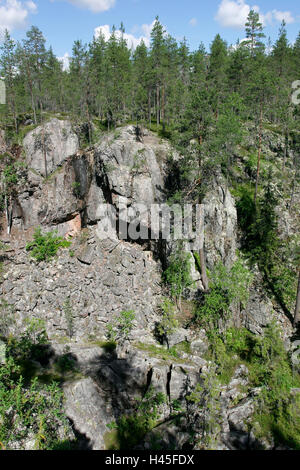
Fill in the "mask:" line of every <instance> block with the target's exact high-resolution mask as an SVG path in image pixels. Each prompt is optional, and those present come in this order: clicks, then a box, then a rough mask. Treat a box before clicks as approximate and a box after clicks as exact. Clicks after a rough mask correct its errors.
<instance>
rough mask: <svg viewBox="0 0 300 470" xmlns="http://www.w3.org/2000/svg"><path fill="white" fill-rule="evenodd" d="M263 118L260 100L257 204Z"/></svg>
mask: <svg viewBox="0 0 300 470" xmlns="http://www.w3.org/2000/svg"><path fill="white" fill-rule="evenodd" d="M262 118H263V103H262V100H261V102H260V119H259V144H258V157H257V172H256V183H255V197H254V202H255V204H256V200H257V193H258V182H259V172H260V159H261V142H262Z"/></svg>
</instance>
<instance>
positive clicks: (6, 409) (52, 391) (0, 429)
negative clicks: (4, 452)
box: [0, 327, 71, 450]
mask: <svg viewBox="0 0 300 470" xmlns="http://www.w3.org/2000/svg"><path fill="white" fill-rule="evenodd" d="M32 328H33V327H32ZM32 328H31V329H32ZM34 331H35V332H34V335H35V336H34V341H35V343H34V344H31V346H37V345H38V343H36V342H37V341H40V340H39V339H38V337H37V336H36V330H34ZM31 335H32V331H31V332H29V333H28V335H27V336H26V335H25V339H26V341H24V339H21V340H16V339H12V338H11V340H10V342H9V343H8V345H7V349H6V353H7V354H6V356H7V357H6V362H5V364H3V365H0V423H1V425H0V442H1V445H2V447H3V448H6V449H8V450H9V449H10V448H11V444H12V442H14V443H15V442H16V441H19V442H20V445H21V448H22V441H23V440H26V439H28V437H29V436H30V438H31V439H32V437H31V436H32V434H33V437H34V446H35V448H36V449H37V450H47V449H52V448H53V447H55V446H56V445H59V443H60V442H61V438H62V439H63V440H64V439H65V438H66V437H67V434H68V433H69V432H70V430H71V428H70V424H69V422H68V420H67V418H66V416H65V414H64V411H63V392H62V390H61V389H60V388H59V386H58V384H56V383H52V384H50V385H44V384H41V383H39V381H38V378H35V379H33V380H30V381H29V382H28V383H25V380H24V378H23V376H22V374H23V372H22V359H23V358H24V357H34V356H35V353H34V351H32V350H30V348H29V339H28V338H29V337H31ZM24 346H25V347H26V348H27V350H26V351H24V349H23V348H24ZM59 429H60V430H61V431H62V432H63V433H64V434H65V436H64V437H63V436H58V430H59Z"/></svg>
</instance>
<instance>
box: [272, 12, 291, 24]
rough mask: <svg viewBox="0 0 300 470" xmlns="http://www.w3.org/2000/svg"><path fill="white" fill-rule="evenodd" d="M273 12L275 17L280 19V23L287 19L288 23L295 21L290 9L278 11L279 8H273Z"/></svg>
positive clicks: (277, 19)
mask: <svg viewBox="0 0 300 470" xmlns="http://www.w3.org/2000/svg"><path fill="white" fill-rule="evenodd" d="M272 14H273V18H274V19H275V20H276V21H280V23H281V22H282V21H285V22H286V24H291V23H294V22H295V18H294V17H293V15H292V14H291V12H290V11H278V10H273V11H272Z"/></svg>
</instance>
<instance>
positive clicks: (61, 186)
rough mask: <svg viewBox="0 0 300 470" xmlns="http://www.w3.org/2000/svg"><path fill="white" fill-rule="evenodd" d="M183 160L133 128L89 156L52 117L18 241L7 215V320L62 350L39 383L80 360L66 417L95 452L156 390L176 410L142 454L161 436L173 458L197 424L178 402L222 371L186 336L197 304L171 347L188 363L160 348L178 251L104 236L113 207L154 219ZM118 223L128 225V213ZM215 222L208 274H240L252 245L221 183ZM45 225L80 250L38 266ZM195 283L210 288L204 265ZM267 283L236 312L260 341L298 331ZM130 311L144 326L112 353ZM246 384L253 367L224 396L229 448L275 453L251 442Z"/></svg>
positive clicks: (19, 213) (33, 156)
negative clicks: (35, 244)
mask: <svg viewBox="0 0 300 470" xmlns="http://www.w3.org/2000/svg"><path fill="white" fill-rule="evenodd" d="M172 152H173V153H174V152H175V151H174V150H172V148H171V146H170V144H169V143H168V142H167V141H163V140H161V139H159V138H158V137H157V136H156V135H155V134H153V133H151V132H149V131H148V132H147V133H146V135H145V136H144V139H143V142H137V139H136V135H135V131H134V128H133V126H127V127H123V128H120V129H117V130H116V131H115V132H112V133H110V134H107V135H105V136H103V137H102V138H101V139H100V141H99V143H98V144H96V145H94V146H93V147H89V148H86V149H84V150H83V149H80V148H79V139H78V136H77V134H76V132H75V131H74V130H73V128H72V126H71V124H70V122H69V121H63V120H59V119H56V118H55V119H52V120H50V121H49V122H48V123H46V124H45V125H44V126H43V127H37V128H35V129H34V130H32V131H30V132H29V133H28V134H27V135H26V137H25V139H24V143H23V163H24V164H23V166H22V168H21V169H20V178H19V182H18V190H17V193H16V195H15V197H14V200H13V211H12V227H11V233H10V236H8V235H6V233H7V231H6V220H5V218H4V216H3V217H2V219H1V225H2V232H1V240H2V242H3V243H4V244H5V245H6V247H7V249H6V251H5V255H4V256H3V261H4V272H3V274H2V278H1V281H0V294H1V299H2V300H5V302H6V312H5V313H4V314H7V312H8V310H9V311H10V312H11V313H10V315H12V317H13V318H12V322H11V323H10V324H9V325H8V327H7V328H8V332H9V333H12V334H14V335H18V334H20V332H22V331H23V330H24V329H25V328H26V319H28V318H37V319H41V320H43V322H44V324H45V326H46V331H47V334H48V337H49V341H50V343H49V348H50V352H49V357H48V361H47V364H46V365H45V364H36V367H37V374H40V375H42V374H44V373H45V371H47V370H49V369H51V367H52V366H53V364H54V363H55V361H56V359H57V357H61V356H64V355H67V356H68V357H70V358H71V360H72V361H73V365H74V370H76V373H69V374H66V377H65V378H64V385H63V387H64V393H65V398H66V403H65V409H66V413H67V416H68V417H69V418H70V420H71V421H72V423H73V425H74V429H75V430H76V432H77V433H79V434H80V435H81V436H82V439H83V445H85V446H87V447H89V448H92V449H106V448H109V447H110V445H111V444H110V439H111V435H112V434H113V432H112V431H111V428H109V426H110V424H111V423H112V422H115V421H116V420H117V419H118V418H120V417H121V416H122V415H124V414H125V413H131V412H132V409H134V403H135V401H134V398H135V397H143V396H144V395H145V393H146V392H147V390H149V389H150V388H151V389H152V388H153V389H154V390H156V391H159V392H162V393H163V394H164V395H165V396H166V397H167V402H166V403H165V405H163V407H162V410H161V415H160V424H159V425H158V426H157V428H156V429H155V431H153V432H151V433H150V434H149V435H148V434H147V435H146V437H145V438H144V441H143V442H140V443H139V444H138V445H137V448H144V449H147V448H149V447H151V446H152V444H151V443H153V439H154V438H155V435H156V436H157V435H159V436H160V441H161V445H162V446H163V447H165V448H170V449H172V448H174V449H178V448H180V449H183V448H188V446H189V445H190V434H189V432H188V429H189V423H188V422H187V421H186V417H185V418H183V419H182V421H180V420H179V421H178V419H177V420H172V419H170V404H171V403H174V402H176V401H178V402H180V401H182V400H183V399H184V397H185V396H186V394H187V393H188V392H191V391H192V390H193V389H194V387H195V386H196V384H197V383H199V382H201V379H202V377H203V374H204V375H205V372H206V371H207V370H208V369H209V365H210V362H209V360H208V358H207V356H206V355H205V352H206V350H207V348H208V344H207V339H206V336H205V333H204V332H203V331H202V330H201V331H199V330H197V329H194V328H186V325H187V323H188V322H187V320H188V319H189V316H190V315H191V310H190V304H189V301H188V300H187V301H186V304H185V309H184V314H183V316H184V318H183V319H182V322H181V326H180V327H179V328H178V329H177V331H176V332H175V333H173V334H172V335H171V336H170V339H169V343H170V346H174V347H175V349H176V351H177V352H176V355H173V356H172V354H171V353H170V352H168V350H166V348H165V347H163V346H161V345H160V344H159V343H158V342H157V340H156V339H155V335H154V331H155V326H156V324H157V322H158V320H159V309H158V306H159V305H160V303H161V301H162V297H163V296H164V286H163V283H162V266H163V265H164V263H165V262H166V259H167V258H168V256H169V255H170V246H169V245H168V244H163V243H156V242H149V241H147V240H142V241H138V242H137V241H133V240H131V239H130V237H129V238H128V239H126V240H123V239H119V234H118V232H117V231H116V230H115V228H114V227H113V226H112V227H111V228H110V230H109V231H108V236H107V238H106V239H101V238H99V233H98V230H99V229H100V230H101V216H100V214H99V206H101V204H105V203H108V204H110V205H112V206H115V207H116V209H117V199H118V198H122V202H123V204H125V206H126V207H128V208H130V207H134V206H135V205H136V204H141V203H142V204H143V205H144V206H145V207H146V208H148V210H149V211H150V208H151V205H152V204H156V203H164V202H166V201H167V197H168V188H167V176H168V158H169V156H170V154H171V153H172ZM178 158H180V156H178ZM117 217H118V222H120V217H121V215H120V214H118V215H117ZM204 217H205V219H204V222H205V225H204V233H205V253H206V258H207V267H208V268H209V269H212V268H213V267H214V265H215V264H216V263H217V262H218V261H222V262H223V264H224V265H226V266H229V267H230V266H231V265H232V264H233V262H234V261H235V258H236V251H237V249H238V247H239V245H240V240H239V232H238V228H237V211H236V206H235V201H234V198H233V196H232V195H231V193H230V191H229V189H228V188H227V187H226V184H225V182H224V181H223V180H222V178H221V177H220V178H216V179H215V183H214V185H213V186H212V187H211V188H210V191H209V193H208V194H207V195H206V197H205V200H204ZM286 223H287V224H289V221H287V222H286ZM38 226H40V227H41V228H42V229H43V231H45V232H47V231H52V230H57V232H58V234H59V235H61V236H62V237H65V238H68V239H69V240H71V246H70V248H69V249H64V250H61V251H60V252H59V256H58V257H57V258H55V259H54V260H52V261H51V262H41V263H37V262H36V261H35V260H34V259H32V258H30V256H29V255H28V253H27V252H26V249H25V247H26V243H27V242H28V241H29V240H31V239H32V235H33V232H34V229H35V228H36V227H38ZM289 227H290V225H289ZM150 228H151V227H150ZM192 274H193V278H194V280H195V281H196V282H197V288H198V289H199V290H200V291H201V290H203V285H202V282H201V275H200V273H199V271H198V269H197V266H196V264H195V263H194V261H193V266H192ZM256 281H257V285H254V286H253V287H252V290H251V294H250V300H249V303H248V305H247V307H246V308H244V309H242V311H240V310H238V312H237V313H236V314H237V315H238V317H239V322H240V324H242V325H245V326H246V327H247V328H248V329H249V330H251V331H253V332H255V333H258V334H259V333H261V331H262V328H263V327H264V326H265V325H266V324H268V322H269V321H271V319H272V318H274V316H275V318H276V321H277V322H278V323H279V324H280V325H281V326H282V327H283V329H284V331H285V333H286V335H287V336H288V334H289V332H290V330H291V327H290V322H289V321H288V320H287V319H286V317H285V315H284V313H283V312H282V311H281V310H280V308H279V307H278V305H274V304H272V302H271V300H270V299H268V297H267V295H266V293H265V292H264V291H263V290H262V288H261V286H260V285H259V280H258V277H257V279H256ZM191 295H194V294H193V293H191ZM66 303H67V305H68V308H69V316H68V313H66ZM70 311H71V317H72V319H71V324H70ZM122 311H132V312H134V315H135V317H134V322H133V328H132V329H131V331H130V335H129V337H128V338H127V339H126V341H125V342H122V343H120V344H119V343H118V344H117V346H116V348H109V344H108V341H107V328H108V326H109V324H110V323H111V322H112V320H113V319H115V318H117V316H118V315H119V314H120V312H122ZM2 314H3V313H2ZM186 345H188V350H187V349H186ZM245 383H247V369H246V368H245V366H240V367H237V369H236V371H235V373H234V375H233V377H232V379H231V380H230V381H229V383H228V384H227V385H224V386H223V387H222V388H221V389H220V397H221V398H220V407H221V408H220V413H219V421H220V429H219V439H218V444H217V447H218V448H224V449H231V448H233V449H234V448H241V449H244V448H257V447H259V446H263V444H262V443H261V442H260V443H258V442H257V440H256V438H255V436H254V435H253V434H251V433H249V432H248V428H247V420H248V419H249V418H250V416H251V414H252V413H253V397H254V396H255V394H256V393H257V391H255V390H252V391H250V393H249V391H248V392H247V393H243V392H241V389H242V387H243V385H245ZM26 445H27V444H26V442H25V443H24V447H26ZM268 445H270V444H266V446H268Z"/></svg>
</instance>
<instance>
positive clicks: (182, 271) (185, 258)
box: [164, 249, 193, 302]
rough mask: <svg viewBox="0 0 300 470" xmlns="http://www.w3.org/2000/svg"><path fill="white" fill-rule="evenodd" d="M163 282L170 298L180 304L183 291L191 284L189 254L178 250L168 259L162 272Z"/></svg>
mask: <svg viewBox="0 0 300 470" xmlns="http://www.w3.org/2000/svg"><path fill="white" fill-rule="evenodd" d="M164 281H165V283H166V284H167V285H168V286H169V288H170V294H171V296H172V297H173V298H175V299H176V300H177V301H178V300H179V302H180V300H181V297H182V294H183V292H184V290H185V289H186V288H187V287H190V286H191V285H192V284H193V280H192V277H191V255H190V253H186V252H185V251H183V250H180V249H178V250H177V252H176V253H174V254H173V255H172V256H171V257H170V262H169V266H168V268H167V269H166V270H165V272H164Z"/></svg>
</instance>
